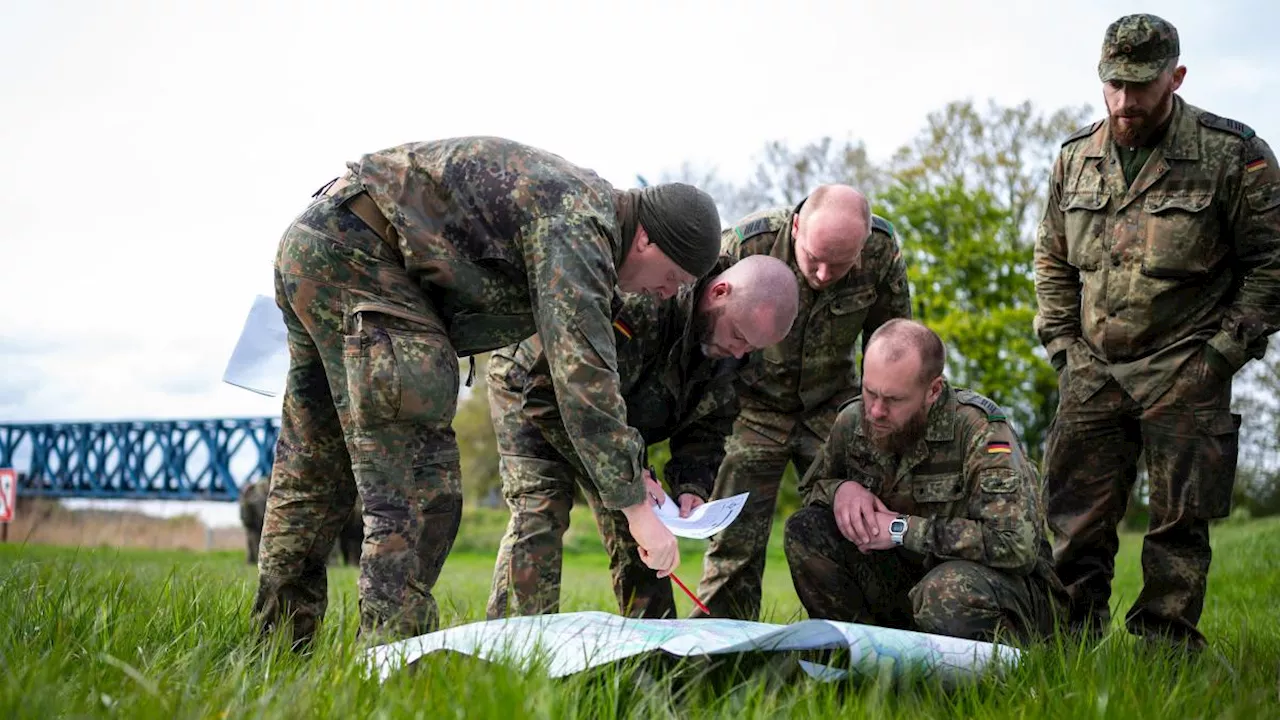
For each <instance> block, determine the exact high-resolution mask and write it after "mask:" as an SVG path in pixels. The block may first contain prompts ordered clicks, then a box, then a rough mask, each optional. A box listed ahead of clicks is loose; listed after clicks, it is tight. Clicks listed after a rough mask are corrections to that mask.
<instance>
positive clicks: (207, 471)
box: [0, 417, 280, 502]
mask: <svg viewBox="0 0 1280 720" xmlns="http://www.w3.org/2000/svg"><path fill="white" fill-rule="evenodd" d="M279 434H280V418H279V417H251V418H209V419H194V420H124V421H112V422H54V423H21V424H0V468H13V469H14V470H16V471H17V472H18V495H19V496H23V497H49V498H98V499H112V498H120V499H131V500H215V501H217V500H222V501H227V502H234V501H235V500H237V499H238V498H239V497H240V488H241V487H242V486H244V485H245V484H246V483H248V482H250V481H252V480H254V479H256V478H258V477H265V476H268V475H270V474H271V464H272V462H273V461H274V459H275V446H276V437H277V436H278V435H279Z"/></svg>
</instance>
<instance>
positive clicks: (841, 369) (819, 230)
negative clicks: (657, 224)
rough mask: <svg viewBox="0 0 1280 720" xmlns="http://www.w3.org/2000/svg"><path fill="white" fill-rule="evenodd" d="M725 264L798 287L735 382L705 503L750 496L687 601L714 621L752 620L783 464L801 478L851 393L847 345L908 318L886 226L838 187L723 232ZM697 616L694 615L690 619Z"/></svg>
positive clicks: (902, 268)
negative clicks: (788, 315) (783, 328)
mask: <svg viewBox="0 0 1280 720" xmlns="http://www.w3.org/2000/svg"><path fill="white" fill-rule="evenodd" d="M723 248H724V252H725V253H726V254H727V255H729V256H730V257H732V258H735V259H738V258H744V257H749V256H752V255H771V256H773V257H775V258H778V259H779V260H782V261H783V262H785V263H787V264H788V265H789V266H790V267H791V268H792V270H793V272H794V273H795V275H796V280H797V282H798V283H799V288H800V310H799V313H798V314H797V321H796V322H795V324H794V325H792V327H791V332H790V334H788V335H787V337H786V338H785V339H784V340H783V341H782V342H780V343H778V344H776V345H773V346H771V347H769V348H767V349H766V350H764V351H762V352H761V353H759V355H760V360H761V361H762V362H761V363H760V366H761V372H760V373H758V374H757V375H755V376H753V377H751V378H747V379H745V381H744V382H742V383H740V386H739V390H738V396H739V400H740V403H741V412H740V413H739V415H738V418H737V420H736V421H735V422H734V426H733V434H732V435H731V436H730V437H729V439H728V441H727V442H726V445H725V451H726V454H725V459H724V463H723V464H722V465H721V466H720V472H719V474H718V475H717V477H716V487H715V492H714V493H713V497H714V498H717V499H719V498H726V497H731V496H733V495H738V494H740V493H743V492H750V493H751V494H750V496H749V497H748V500H747V504H746V507H744V508H743V509H742V513H741V514H740V515H739V516H738V519H737V520H735V521H734V523H733V524H732V525H730V526H729V527H727V528H725V530H724V531H723V532H721V533H720V534H719V535H717V536H715V537H714V538H712V539H711V542H710V543H709V545H708V547H707V552H706V556H705V558H704V561H703V575H702V581H701V583H700V584H699V588H698V596H699V597H700V598H701V599H702V600H703V602H704V603H705V604H706V605H707V608H708V609H709V610H710V611H711V614H712V615H714V616H716V617H730V618H739V619H744V620H756V619H757V618H758V617H759V615H760V597H761V588H760V582H761V579H762V578H763V576H764V565H765V550H766V548H767V546H768V543H769V533H770V532H771V531H772V527H773V514H774V510H775V507H776V506H777V500H778V488H779V486H780V485H781V482H782V477H783V473H784V472H785V470H786V467H787V463H793V464H794V465H795V469H796V474H797V476H798V477H803V476H804V473H805V471H806V470H808V468H809V465H810V463H812V462H813V459H814V458H815V457H816V456H817V454H818V451H819V449H820V448H821V447H822V443H823V442H825V441H826V439H827V435H828V433H830V432H831V424H832V423H833V422H834V421H835V417H836V409H837V408H839V407H840V405H841V404H842V403H843V402H845V401H846V400H848V399H849V398H851V397H853V396H854V395H857V393H858V376H857V369H856V364H855V362H856V358H855V355H856V344H857V340H858V336H859V335H861V336H862V338H863V343H864V344H865V342H866V338H867V337H868V336H869V335H870V334H871V333H872V332H874V331H875V329H876V328H878V327H880V325H881V324H883V323H884V322H886V321H888V320H890V319H892V318H895V317H910V316H911V306H910V299H909V290H908V287H907V271H906V265H905V264H904V263H903V261H902V253H901V251H900V249H899V248H898V243H897V240H895V238H894V234H893V227H892V226H891V225H890V224H889V223H888V222H886V221H884V220H883V219H881V218H879V217H876V216H874V215H872V214H871V207H870V205H869V204H868V203H867V199H866V198H865V197H863V196H862V194H861V193H859V192H858V191H857V190H854V189H853V188H851V187H848V186H846V185H824V186H821V187H819V188H817V189H816V190H814V192H813V193H812V194H811V195H810V196H809V197H808V198H806V199H805V200H804V201H803V202H801V203H800V205H799V206H797V207H796V208H794V209H786V208H782V209H775V210H767V211H763V212H759V213H755V214H753V215H749V216H747V217H746V218H743V219H742V220H741V221H739V223H738V224H737V225H736V226H734V227H733V228H730V229H729V230H726V231H725V233H724V240H723ZM694 615H695V616H701V615H702V612H701V611H695V612H694Z"/></svg>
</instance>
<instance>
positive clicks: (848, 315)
mask: <svg viewBox="0 0 1280 720" xmlns="http://www.w3.org/2000/svg"><path fill="white" fill-rule="evenodd" d="M803 204H804V203H803V202H802V203H801V204H800V205H798V206H796V207H795V208H794V209H786V208H776V209H773V210H765V211H761V212H757V213H753V214H751V215H748V216H746V217H745V218H743V219H742V220H740V221H739V222H738V223H737V225H735V226H733V227H732V228H729V229H728V230H726V231H725V232H724V234H723V237H722V240H721V252H723V253H724V254H726V255H728V256H730V257H732V258H734V259H735V260H738V259H741V258H743V257H746V256H748V255H772V256H773V257H776V258H778V259H780V260H782V261H784V262H786V263H787V264H788V265H790V266H791V268H792V270H793V271H794V272H795V275H796V282H797V284H798V285H799V288H800V307H799V312H798V313H797V315H796V321H795V323H793V324H792V326H791V332H790V333H788V334H787V337H786V338H785V339H783V341H782V342H780V343H778V344H777V345H773V346H771V347H768V348H765V349H764V350H761V351H758V353H756V354H758V355H759V356H760V358H759V359H760V360H763V362H761V363H760V372H759V373H758V376H757V379H755V380H753V381H751V382H744V383H743V385H742V387H740V388H739V397H740V399H741V403H742V413H741V415H740V417H739V420H740V421H741V422H742V423H743V424H745V425H747V426H749V427H751V428H752V429H753V430H755V431H757V432H759V433H760V434H762V435H764V436H765V437H768V438H771V439H773V440H775V441H776V442H780V443H781V442H786V439H787V436H788V435H789V434H790V433H791V430H792V429H793V427H794V426H795V424H796V423H798V422H800V423H804V424H805V425H807V426H808V427H809V429H810V430H812V431H813V432H814V434H816V435H817V436H818V437H820V438H823V439H825V438H826V437H827V434H828V433H829V432H830V430H831V423H832V422H834V421H835V416H836V409H837V408H838V407H839V406H840V404H841V403H843V402H844V401H846V400H848V399H849V398H851V397H853V396H855V395H857V394H858V391H859V387H860V385H859V381H858V371H857V365H856V360H855V355H856V344H857V340H858V336H859V334H861V335H862V342H863V345H864V347H865V345H866V340H867V338H869V337H870V336H871V333H873V332H875V330H876V328H878V327H880V326H881V325H882V324H884V323H885V322H887V321H888V320H891V319H893V318H895V317H908V318H909V317H911V298H910V289H909V287H908V284H907V268H906V264H905V263H904V262H903V260H902V250H901V249H900V248H899V246H898V241H897V239H896V238H895V237H894V233H893V226H892V225H890V224H889V223H888V222H887V221H885V220H884V219H882V218H880V217H877V216H872V224H873V230H872V233H871V238H870V239H869V240H867V244H866V247H865V248H864V249H863V251H862V267H861V268H860V269H857V270H853V271H850V272H849V274H848V275H846V276H845V277H844V278H843V279H841V280H840V282H838V283H836V284H834V285H832V286H831V287H828V288H826V289H824V290H822V291H821V292H819V291H815V290H814V289H813V288H811V287H809V284H808V282H807V281H806V280H805V279H804V276H803V275H802V274H801V273H800V269H799V267H798V266H797V264H796V259H795V253H794V250H793V247H792V240H791V225H792V219H793V218H794V217H795V216H796V214H797V213H799V211H800V207H801V206H803Z"/></svg>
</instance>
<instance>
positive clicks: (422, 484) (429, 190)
mask: <svg viewBox="0 0 1280 720" xmlns="http://www.w3.org/2000/svg"><path fill="white" fill-rule="evenodd" d="M348 168H349V170H350V171H349V172H348V173H347V174H346V175H345V176H344V177H342V178H340V179H337V180H335V181H334V182H333V183H331V184H329V185H326V186H325V187H324V188H322V190H321V191H320V192H317V193H316V199H315V201H314V202H313V203H312V204H311V205H310V206H309V207H308V208H306V210H304V211H303V212H302V214H301V215H300V216H299V217H298V218H297V219H296V220H295V221H294V222H293V223H292V224H291V225H290V226H289V228H288V230H287V231H286V232H285V234H284V236H283V237H282V238H281V241H280V247H279V252H278V255H277V258H276V265H275V269H276V299H277V302H278V304H279V305H280V308H281V309H282V310H283V311H284V322H285V325H286V326H287V327H288V343H289V354H290V361H291V364H290V368H289V375H288V384H287V387H286V390H285V395H284V409H283V420H282V424H281V429H280V438H279V441H278V443H277V446H276V462H275V465H274V467H273V468H272V477H271V492H270V496H269V497H268V500H267V513H266V520H265V523H264V526H263V536H262V557H261V558H260V559H259V576H258V578H259V579H258V591H257V597H256V598H255V600H254V605H253V615H254V618H255V621H256V623H257V625H258V626H259V627H260V628H261V630H262V631H263V632H264V633H266V632H270V631H271V630H272V629H273V628H275V627H276V626H277V625H280V624H284V625H285V626H286V627H289V628H291V630H292V633H291V634H292V638H293V641H294V644H295V647H297V646H301V645H305V644H306V643H307V642H308V641H309V640H310V638H311V637H312V636H313V635H314V634H315V631H316V629H317V627H318V625H319V622H320V620H321V618H322V617H323V616H324V612H325V608H326V602H327V591H326V582H327V581H326V573H325V568H324V556H323V551H326V550H327V549H328V547H329V546H330V545H331V544H332V541H333V538H334V536H335V535H336V534H337V532H338V528H339V527H340V526H341V525H342V523H343V522H344V521H345V519H346V516H347V513H348V512H350V509H351V505H352V503H353V502H354V501H355V498H356V495H357V493H358V494H359V496H360V497H361V498H362V499H363V500H364V508H365V512H364V523H365V541H364V548H365V553H364V557H363V559H362V561H361V573H360V582H359V592H360V629H361V630H360V632H361V633H362V634H366V633H372V632H374V631H377V632H376V633H375V634H376V636H377V637H375V638H372V640H373V641H380V640H392V639H396V638H400V637H406V636H413V635H419V634H422V633H426V632H429V631H431V630H434V629H435V628H436V627H437V626H438V622H439V614H438V610H437V605H436V600H435V598H434V597H433V596H432V594H431V589H432V587H434V586H435V583H436V580H437V578H438V577H439V574H440V570H441V567H442V566H443V565H444V562H445V559H446V558H447V557H448V554H449V550H450V548H451V547H452V546H453V541H454V538H455V536H456V535H457V531H458V524H459V522H460V520H461V516H462V494H461V479H460V477H459V476H460V474H461V470H460V468H459V462H458V445H457V441H456V439H455V437H454V434H453V429H452V427H451V425H452V421H453V417H454V414H455V411H456V410H457V401H458V378H459V372H458V357H459V356H473V355H475V354H476V353H482V352H486V351H489V350H495V349H497V348H500V347H504V346H506V345H509V344H511V343H513V342H517V341H519V340H522V339H524V338H526V337H529V336H530V335H533V334H534V333H535V332H536V333H538V334H539V336H541V338H542V342H543V345H544V347H545V348H546V352H547V356H548V364H549V367H550V374H551V377H552V381H553V384H554V386H555V392H556V396H557V398H558V399H559V402H560V406H561V410H562V411H563V415H564V418H565V424H566V426H567V427H568V428H569V434H570V436H571V437H572V439H573V444H574V447H575V449H577V450H578V452H579V454H580V456H581V457H582V458H584V461H585V462H586V465H587V473H588V476H589V477H590V479H591V482H592V484H594V485H595V487H596V488H597V490H598V491H599V492H600V495H601V498H602V500H603V502H604V503H605V505H606V506H608V507H610V508H613V509H620V510H622V511H623V512H624V513H626V515H627V520H628V523H629V526H630V529H631V533H632V535H633V536H634V537H635V538H636V541H637V542H638V543H639V545H640V548H641V557H642V558H643V559H644V562H645V564H646V565H648V566H649V567H651V568H653V569H654V570H657V571H669V570H671V569H672V568H674V567H675V566H676V565H677V563H678V562H679V555H678V553H677V547H676V540H675V536H673V535H672V534H671V532H670V531H668V530H667V529H666V527H665V526H664V525H662V523H661V522H660V521H659V520H658V518H657V516H656V515H655V514H654V512H653V510H652V507H651V506H650V505H649V504H647V503H645V502H643V500H644V497H645V491H644V484H643V480H642V477H641V469H640V465H639V457H640V451H641V448H642V447H643V444H642V440H641V437H640V434H639V433H638V432H636V431H635V430H634V429H632V428H630V427H628V426H627V424H626V415H625V412H626V410H625V406H624V404H623V400H622V396H621V394H620V393H619V388H618V376H617V359H616V350H615V348H614V342H613V327H612V324H611V323H612V317H611V310H612V308H611V301H612V299H613V296H614V292H615V289H621V290H623V291H625V292H643V293H650V294H655V295H660V296H662V297H671V296H673V295H675V293H676V291H677V290H678V289H679V288H680V287H681V286H683V285H687V284H691V283H693V282H694V281H695V280H697V279H698V278H700V277H702V276H703V275H705V274H706V273H707V272H708V271H709V270H710V269H711V266H712V264H713V263H714V262H715V260H716V256H717V254H718V252H719V246H718V236H719V231H720V218H719V214H718V212H717V211H716V207H715V203H714V202H713V201H712V199H711V198H710V197H709V196H707V194H706V193H704V192H702V191H700V190H698V189H697V188H694V187H691V186H689V185H683V184H679V183H672V184H664V185H656V186H652V187H646V188H644V189H636V190H617V189H615V188H613V187H612V186H610V185H609V183H607V182H605V181H604V180H602V179H601V178H600V177H599V176H598V175H596V174H595V173H594V172H592V171H590V170H587V169H584V168H581V167H578V166H575V165H573V164H570V163H569V162H567V161H566V160H565V159H564V158H561V157H559V156H558V155H554V154H552V153H549V152H546V151H543V150H539V149H537V148H533V147H529V146H527V145H522V144H519V143H516V142H513V141H510V140H505V139H501V138H490V137H466V138H451V139H447V140H438V141H433V142H422V143H410V144H406V145H400V146H397V147H392V148H387V149H385V150H380V151H377V152H373V153H370V154H368V155H365V156H363V157H361V158H360V159H359V160H357V161H355V162H352V163H349V164H348Z"/></svg>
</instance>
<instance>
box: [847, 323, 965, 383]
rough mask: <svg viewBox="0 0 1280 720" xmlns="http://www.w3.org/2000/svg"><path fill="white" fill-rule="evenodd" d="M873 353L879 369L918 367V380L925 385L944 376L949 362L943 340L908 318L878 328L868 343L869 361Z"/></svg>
mask: <svg viewBox="0 0 1280 720" xmlns="http://www.w3.org/2000/svg"><path fill="white" fill-rule="evenodd" d="M873 353H874V354H875V355H876V360H877V362H876V363H875V364H876V365H881V364H884V365H897V366H900V365H902V364H903V363H906V364H909V365H911V366H912V367H915V366H917V365H918V367H919V370H918V374H917V375H916V379H917V381H918V382H920V383H921V384H924V383H929V382H931V381H932V380H933V379H934V378H936V377H938V376H940V375H942V370H943V367H944V366H945V365H946V362H947V350H946V348H945V347H944V346H943V344H942V338H940V337H938V334H937V333H935V332H934V331H933V330H930V329H929V328H928V327H925V326H924V325H923V324H921V323H919V322H916V321H915V320H907V319H904V318H894V319H892V320H890V321H889V322H887V323H885V324H883V325H881V326H880V327H879V328H876V331H875V332H874V333H872V334H871V339H870V340H868V341H867V352H866V355H867V358H870V357H871V356H872V354H873ZM881 361H882V362H881Z"/></svg>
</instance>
